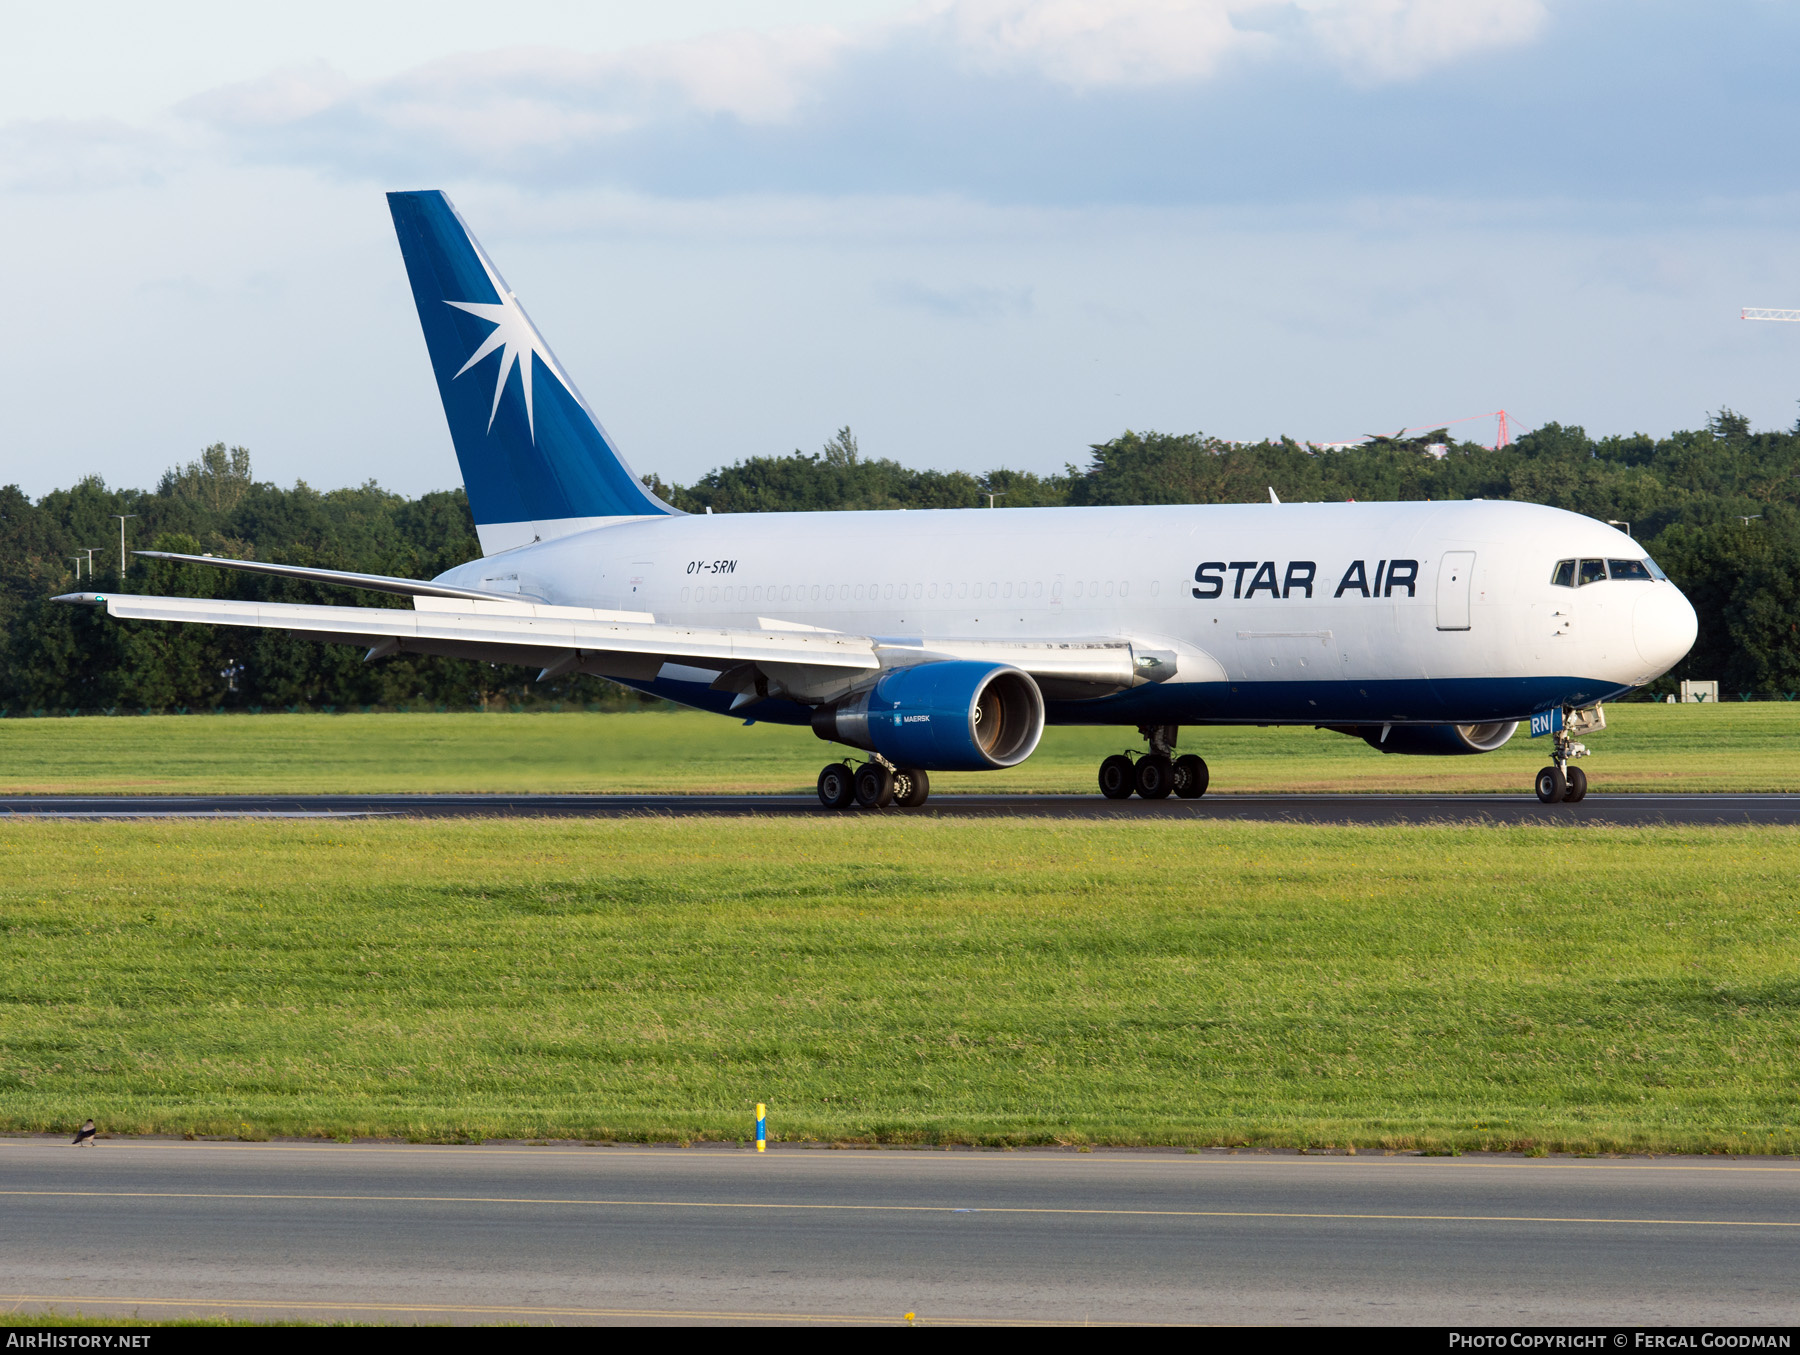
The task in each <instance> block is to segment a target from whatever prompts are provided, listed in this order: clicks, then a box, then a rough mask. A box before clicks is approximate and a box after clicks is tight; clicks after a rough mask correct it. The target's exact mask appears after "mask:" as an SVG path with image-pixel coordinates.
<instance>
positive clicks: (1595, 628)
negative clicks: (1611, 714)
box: [441, 501, 1695, 723]
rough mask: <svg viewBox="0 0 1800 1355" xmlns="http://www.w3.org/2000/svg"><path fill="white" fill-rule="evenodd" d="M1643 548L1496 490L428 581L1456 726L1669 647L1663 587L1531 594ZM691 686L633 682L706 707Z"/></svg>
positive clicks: (782, 543)
mask: <svg viewBox="0 0 1800 1355" xmlns="http://www.w3.org/2000/svg"><path fill="white" fill-rule="evenodd" d="M1644 556H1645V553H1644V551H1643V549H1642V548H1641V547H1640V546H1638V545H1637V543H1636V542H1634V541H1633V540H1632V539H1631V538H1630V537H1629V536H1627V535H1625V534H1624V533H1622V532H1619V531H1616V530H1614V529H1613V528H1611V527H1609V526H1606V525H1605V524H1603V523H1600V522H1596V521H1594V520H1593V519H1591V518H1586V517H1581V516H1579V515H1577V514H1574V513H1568V512H1564V511H1562V510H1560V509H1553V508H1545V507H1541V506H1537V505H1533V504H1524V503H1516V502H1511V501H1473V502H1446V503H1293V504H1275V503H1270V504H1247V505H1241V504H1232V505H1216V506H1213V505H1200V506H1168V507H1120V508H1042V509H1000V510H992V511H989V510H960V511H899V512H853V513H841V512H833V513H765V514H731V515H724V514H721V515H706V516H685V517H662V518H645V519H640V520H635V521H629V522H624V523H621V524H618V525H615V526H610V527H606V528H603V529H601V530H597V531H585V532H579V533H576V534H572V535H568V536H563V537H560V538H557V539H554V540H549V541H544V542H541V543H535V544H532V545H528V546H523V547H520V548H518V549H516V550H512V551H508V552H505V553H504V554H501V555H497V556H490V557H487V558H485V559H482V560H477V561H472V562H470V563H469V564H466V565H462V566H459V567H458V568H456V569H453V570H451V571H449V572H448V573H446V574H444V575H442V576H441V581H442V582H445V583H451V584H456V585H460V586H465V587H472V588H480V589H484V590H498V591H505V592H509V593H510V592H513V591H517V592H518V593H519V594H521V595H522V596H524V597H527V598H536V599H539V600H542V601H545V602H550V603H557V604H562V605H569V606H585V607H598V608H607V609H615V610H626V611H637V612H648V613H651V614H653V615H654V616H655V618H656V620H657V621H658V622H659V623H668V624H677V625H679V624H693V625H703V626H717V627H756V626H763V625H768V624H782V623H785V624H787V625H798V626H812V627H819V628H822V629H828V630H834V631H846V632H851V633H854V634H859V635H870V636H875V637H877V638H879V639H883V640H891V641H895V642H901V643H911V642H919V641H923V642H925V643H926V644H930V643H931V642H933V641H957V640H964V641H967V640H988V641H995V640H1047V639H1048V640H1054V639H1064V638H1067V639H1096V638H1119V639H1127V640H1130V641H1132V642H1133V643H1134V644H1143V645H1146V646H1149V647H1158V646H1160V647H1163V648H1165V649H1166V650H1167V651H1169V652H1171V653H1174V654H1176V655H1177V656H1178V662H1177V665H1176V668H1177V671H1176V673H1175V676H1174V677H1173V678H1172V679H1170V680H1169V681H1166V682H1161V683H1158V684H1156V686H1155V687H1154V689H1150V688H1138V689H1136V690H1134V691H1132V692H1129V693H1123V694H1120V695H1119V696H1117V697H1113V698H1108V699H1106V700H1103V701H1095V702H1081V703H1070V704H1066V705H1058V704H1056V703H1053V705H1052V720H1053V721H1061V722H1065V723H1067V722H1080V723H1087V722H1095V723H1113V722H1120V723H1131V722H1134V721H1141V720H1159V719H1167V720H1169V721H1170V722H1174V723H1183V722H1187V723H1201V722H1207V721H1214V722H1219V721H1226V722H1254V723H1298V722H1305V723H1334V722H1340V721H1349V722H1356V721H1368V720H1398V721H1433V720H1436V721H1455V722H1462V721H1477V720H1492V719H1516V718H1522V717H1523V716H1524V715H1526V714H1528V713H1530V712H1531V711H1533V710H1540V709H1547V708H1548V707H1549V706H1550V705H1552V704H1555V705H1583V704H1591V703H1592V702H1593V701H1597V700H1602V699H1606V698H1608V697H1611V696H1615V695H1617V694H1619V693H1621V692H1623V691H1625V690H1628V689H1630V688H1632V687H1636V686H1640V685H1642V684H1643V683H1646V682H1648V681H1650V680H1651V679H1653V678H1655V677H1656V676H1658V675H1659V674H1661V673H1662V672H1664V671H1666V670H1667V669H1668V668H1669V667H1670V666H1671V665H1673V664H1674V663H1675V662H1676V661H1677V660H1678V659H1680V657H1681V656H1682V655H1683V654H1685V653H1686V652H1687V650H1688V648H1689V647H1690V646H1691V645H1692V643H1693V640H1694V636H1695V617H1694V612H1693V609H1692V607H1691V606H1689V605H1688V603H1687V600H1686V599H1685V598H1684V597H1682V595H1681V593H1680V592H1679V591H1678V590H1677V589H1676V588H1675V587H1674V585H1673V584H1670V583H1669V582H1667V581H1666V580H1645V581H1636V580H1625V579H1619V580H1604V581H1602V582H1599V583H1596V584H1590V585H1588V586H1586V587H1582V588H1569V587H1559V586H1557V585H1556V584H1554V583H1553V582H1552V574H1553V571H1554V569H1555V566H1556V563H1557V561H1558V560H1561V559H1567V558H1570V557H1592V558H1597V559H1623V560H1642V559H1644ZM698 676H699V675H697V674H695V675H692V678H690V677H689V675H687V674H683V673H680V672H669V673H665V674H664V675H663V678H662V679H661V680H659V681H658V682H652V683H642V684H638V685H642V686H645V687H646V688H648V689H651V690H661V691H664V692H665V693H666V694H669V695H672V696H674V697H675V698H676V699H678V700H688V701H690V703H692V704H699V705H705V706H708V707H711V706H713V705H714V704H715V703H714V702H712V701H710V700H702V699H699V698H698V697H697V695H696V693H695V692H694V691H692V690H689V687H690V683H691V681H692V680H693V679H697V678H698ZM684 679H686V680H684ZM765 718H768V717H765Z"/></svg>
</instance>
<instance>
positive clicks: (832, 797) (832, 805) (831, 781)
mask: <svg viewBox="0 0 1800 1355" xmlns="http://www.w3.org/2000/svg"><path fill="white" fill-rule="evenodd" d="M930 794H931V778H930V777H928V776H927V775H925V773H924V772H922V771H920V770H919V769H918V768H916V767H895V766H893V765H892V764H890V763H888V762H885V761H880V762H865V763H863V764H862V766H860V767H857V768H855V769H854V770H852V768H851V767H850V766H849V764H848V763H843V762H834V763H832V764H831V765H830V766H829V767H827V768H825V770H824V771H822V772H820V773H819V803H820V804H822V805H824V806H825V808H827V809H848V808H850V806H851V805H858V806H860V807H861V808H863V809H886V808H887V807H888V806H889V805H898V806H899V807H900V808H902V809H917V808H918V807H919V806H920V805H922V804H924V803H925V797H926V796H928V795H930Z"/></svg>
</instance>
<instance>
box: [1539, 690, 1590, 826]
mask: <svg viewBox="0 0 1800 1355" xmlns="http://www.w3.org/2000/svg"><path fill="white" fill-rule="evenodd" d="M1562 717H1563V718H1562V721H1561V724H1560V727H1559V728H1558V729H1556V730H1555V731H1554V733H1553V734H1552V747H1551V752H1550V764H1551V765H1550V766H1548V767H1545V768H1544V769H1543V770H1542V771H1540V772H1539V773H1538V774H1537V781H1536V782H1535V783H1534V786H1535V789H1536V790H1537V797H1538V799H1539V800H1540V801H1542V802H1543V803H1544V804H1547V805H1554V804H1565V805H1573V804H1580V803H1581V801H1582V800H1583V799H1585V798H1586V797H1587V792H1588V779H1587V773H1586V772H1584V771H1582V770H1581V768H1579V767H1571V766H1570V765H1569V764H1570V763H1571V762H1572V761H1574V759H1576V758H1578V757H1586V756H1587V755H1588V748H1587V745H1586V744H1584V743H1577V742H1576V741H1575V735H1577V734H1592V733H1595V732H1597V731H1599V730H1602V729H1605V728H1606V713H1605V712H1604V711H1602V710H1601V709H1600V707H1598V706H1594V707H1591V708H1590V709H1588V710H1565V711H1563V713H1562Z"/></svg>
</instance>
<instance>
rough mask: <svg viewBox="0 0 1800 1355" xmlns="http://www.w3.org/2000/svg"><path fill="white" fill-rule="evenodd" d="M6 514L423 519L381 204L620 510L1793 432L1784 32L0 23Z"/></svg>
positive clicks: (1550, 6) (727, 17)
mask: <svg viewBox="0 0 1800 1355" xmlns="http://www.w3.org/2000/svg"><path fill="white" fill-rule="evenodd" d="M0 22H3V23H4V25H5V31H6V32H7V34H8V41H7V42H6V44H5V45H4V46H3V47H0V240H4V241H5V244H6V247H7V252H8V255H9V257H10V258H11V259H12V260H13V264H12V266H11V267H10V268H8V269H7V270H6V275H7V283H8V286H7V291H8V294H9V299H10V303H11V304H10V305H9V308H8V309H9V311H10V315H9V323H8V324H6V325H5V326H4V327H3V328H0V395H3V396H4V398H5V401H6V404H7V407H8V409H9V411H10V414H11V417H10V419H9V424H8V429H7V432H6V434H5V435H4V438H3V439H0V483H8V482H12V483H17V484H19V485H20V486H21V487H22V488H24V489H25V490H26V492H28V493H30V494H33V495H41V494H43V493H45V492H46V491H48V490H50V489H53V488H57V487H61V486H66V485H69V484H72V483H74V482H75V481H76V480H79V479H81V478H82V477H84V476H87V475H100V476H102V477H103V478H104V479H105V480H106V481H107V483H109V484H113V485H136V486H151V485H154V483H155V482H156V480H157V479H158V478H159V477H160V475H161V474H162V472H163V471H164V470H165V469H166V468H168V467H170V466H172V465H175V464H178V463H181V462H185V461H186V460H188V459H191V458H192V457H193V456H194V455H195V454H196V453H197V452H198V451H199V449H200V448H201V447H202V446H204V445H206V444H208V443H212V442H218V441H223V442H227V443H231V444H242V445H244V446H247V447H249V448H250V449H251V452H252V455H253V458H254V465H255V468H256V473H257V475H258V478H262V479H272V480H275V481H277V482H278V483H282V484H288V483H292V482H293V481H295V480H297V479H304V480H305V481H306V482H308V483H309V484H312V485H314V486H315V487H318V488H324V489H329V488H335V487H338V486H342V485H352V484H361V483H363V482H365V481H368V480H371V479H373V480H376V481H378V482H379V483H381V484H382V485H384V486H386V487H388V488H391V489H395V490H398V491H401V492H404V493H407V494H416V493H419V492H422V491H424V490H428V489H440V488H447V487H450V486H453V485H455V484H457V483H459V482H460V476H459V474H458V471H457V468H456V462H455V457H454V455H453V453H452V451H451V448H450V441H449V436H448V433H447V430H446V428H445V425H444V420H443V415H442V412H441V410H440V408H439V405H438V402H437V398H436V391H435V387H434V386H433V383H432V378H431V372H430V367H429V364H428V362H427V359H426V354H425V348H424V343H423V340H422V338H421V337H420V335H419V331H418V326H417V322H416V319H415V317H414V314H413V310H412V304H411V298H410V295H409V293H408V291H407V287H406V281H405V275H404V271H403V268H402V265H401V262H400V257H399V252H398V250H397V248H396V247H395V244H394V238H393V230H392V226H391V223H390V221H389V219H388V215H387V210H386V205H385V202H384V200H383V197H382V194H383V192H384V191H386V190H388V189H395V188H426V187H438V188H443V189H444V190H446V191H447V192H448V193H449V194H450V195H451V197H452V199H453V200H454V201H455V202H456V204H457V206H458V208H459V210H460V211H461V212H462V215H463V217H464V219H465V220H466V221H467V222H468V223H469V224H470V226H471V228H472V229H473V230H474V231H475V233H476V234H477V235H478V236H479V237H480V239H481V240H482V243H483V244H484V245H485V247H486V248H487V250H488V253H489V254H490V255H491V256H492V257H493V258H494V260H495V262H496V263H497V264H498V266H499V268H500V269H501V270H502V272H503V273H504V274H505V275H506V278H507V281H508V283H509V285H510V286H511V287H512V288H513V289H514V290H515V291H516V292H517V293H518V295H519V297H520V298H521V300H523V301H524V302H525V304H526V305H527V306H528V307H529V308H530V311H531V314H532V316H533V318H534V319H535V320H536V321H537V323H538V325H539V327H540V328H541V329H542V331H543V333H544V335H545V337H546V338H547V339H548V341H549V342H550V344H551V345H552V347H554V348H555V350H556V352H557V355H558V357H559V358H560V359H561V361H562V364H563V366H564V367H565V369H567V370H568V371H569V372H570V373H571V375H572V376H573V377H574V379H575V381H576V382H577V384H578V385H579V386H580V387H581V389H582V392H583V394H584V395H585V397H586V398H587V401H588V403H589V404H590V405H591V406H592V407H593V408H594V409H595V410H596V411H597V412H598V413H599V415H600V417H601V418H602V419H603V420H604V421H605V423H606V424H607V427H608V429H609V431H610V432H611V433H612V434H613V435H614V436H615V438H616V439H617V440H618V441H619V443H620V444H621V446H622V447H623V448H624V450H625V453H626V455H627V457H628V458H629V459H630V460H631V462H632V464H633V466H634V468H635V469H637V470H638V471H639V472H641V473H647V472H655V473H657V474H659V475H661V476H662V477H663V478H664V479H665V480H674V481H689V480H692V479H693V478H695V477H697V476H699V475H701V474H703V473H704V472H705V471H707V470H709V469H711V468H712V467H715V466H719V465H724V464H728V463H731V462H734V461H738V460H741V459H743V458H745V457H750V456H758V455H771V454H777V455H778V454H781V453H785V452H788V451H791V450H793V449H795V448H801V449H804V450H809V451H811V450H816V449H817V448H818V447H819V446H820V445H821V444H822V443H823V442H824V441H825V440H826V439H827V438H828V437H830V436H831V435H832V433H833V432H834V431H835V430H836V429H837V428H839V427H840V426H842V425H846V424H848V425H849V426H850V427H851V428H853V429H854V430H855V432H856V434H857V436H858V439H859V441H860V443H861V446H862V448H863V450H864V451H865V453H867V454H872V455H878V456H888V457H893V458H895V459H897V460H900V461H902V462H905V463H907V464H910V465H915V466H922V467H923V466H930V467H938V468H942V469H964V470H970V471H977V472H979V471H985V470H988V469H991V468H995V467H999V466H1006V467H1010V468H1014V469H1022V470H1035V471H1039V472H1052V471H1059V470H1061V469H1062V468H1063V467H1064V466H1065V465H1067V464H1070V463H1076V464H1080V463H1082V462H1084V461H1085V459H1086V454H1087V449H1088V447H1089V446H1090V445H1091V444H1093V443H1096V442H1101V441H1104V440H1106V439H1109V438H1112V437H1115V436H1117V435H1118V434H1120V433H1121V432H1123V431H1124V430H1126V429H1135V430H1138V431H1146V430H1157V431H1164V432H1204V433H1207V434H1211V435H1215V436H1219V437H1224V438H1230V439H1256V438H1261V437H1265V436H1277V435H1283V434H1285V435H1288V436H1292V437H1296V438H1301V439H1304V440H1310V441H1317V442H1341V441H1345V440H1350V439H1354V438H1357V437H1359V436H1360V435H1362V434H1365V433H1371V432H1392V431H1394V430H1396V429H1398V428H1401V427H1403V426H1405V427H1412V428H1424V427H1430V426H1434V425H1436V424H1439V423H1444V422H1447V421H1450V420H1453V419H1464V418H1467V420H1468V421H1467V422H1464V423H1460V424H1457V425H1455V428H1454V431H1455V432H1457V433H1458V434H1459V435H1462V436H1465V437H1469V438H1471V439H1474V440H1478V441H1491V440H1492V438H1493V436H1494V421H1493V419H1492V418H1491V417H1488V416H1490V415H1491V413H1492V411H1495V410H1498V409H1502V408H1504V409H1506V410H1507V411H1508V412H1509V414H1510V416H1511V419H1512V422H1513V425H1514V427H1515V429H1516V428H1529V427H1531V426H1534V425H1536V424H1539V423H1542V422H1546V421H1551V420H1554V421H1557V422H1560V423H1564V424H1580V425H1582V426H1584V427H1586V428H1587V429H1588V430H1589V431H1590V432H1592V433H1596V434H1613V433H1621V434H1622V433H1631V432H1638V431H1641V432H1647V433H1652V434H1660V433H1665V432H1668V431H1669V430H1671V429H1676V428H1692V427H1697V426H1700V425H1701V424H1703V422H1704V421H1705V419H1706V417H1707V416H1708V414H1709V412H1711V411H1713V410H1716V409H1718V408H1719V407H1721V406H1730V407H1732V408H1734V409H1738V410H1741V411H1742V412H1744V413H1746V414H1748V415H1749V416H1750V418H1751V420H1752V422H1753V424H1754V425H1755V426H1757V427H1782V428H1785V427H1789V426H1792V425H1793V424H1794V422H1795V417H1796V414H1800V406H1797V405H1796V403H1795V401H1796V398H1797V397H1800V325H1784V324H1761V323H1745V322H1742V321H1740V320H1739V319H1738V312H1739V309H1740V308H1741V307H1744V306H1771V307H1800V250H1797V249H1796V245H1800V175H1797V173H1796V171H1797V170H1800V141H1797V139H1796V138H1795V137H1794V135H1793V129H1794V128H1795V127H1796V126H1800V89H1796V87H1795V85H1794V82H1793V81H1792V80H1791V78H1789V74H1790V71H1789V68H1790V66H1791V62H1792V55H1793V53H1794V52H1795V51H1796V50H1800V6H1795V5H1793V4H1791V3H1785V0H1717V3H1713V4H1709V5H1704V6H1701V5H1693V4H1688V3H1673V2H1665V0H925V2H923V3H921V2H920V0H836V2H835V3H827V2H826V0H731V2H730V3H726V2H725V0H661V3H659V4H657V5H654V6H651V5H644V4H641V3H632V4H624V3H610V2H608V0H587V2H586V3H580V4H576V3H550V2H548V0H546V2H542V3H534V0H510V2H509V3H508V4H507V5H504V6H500V5H494V4H492V3H484V4H474V3H463V0H434V2H433V3H430V4H424V3H411V2H410V0H386V2H385V3H382V4H377V5H370V4H368V3H366V0H363V3H359V4H355V5H352V4H348V3H340V0H313V2H312V3H308V4H307V5H305V6H304V7H301V6H286V5H282V4H270V5H265V6H244V5H239V4H232V5H226V4H213V3H191V4H183V3H179V0H173V2H172V3H168V4H164V5H160V6H154V7H151V6H143V5H141V4H115V3H111V0H97V2H96V3H90V4H87V5H83V6H80V7H67V6H42V5H35V4H34V5H26V4H22V3H18V0H0Z"/></svg>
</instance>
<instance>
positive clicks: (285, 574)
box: [131, 550, 507, 602]
mask: <svg viewBox="0 0 1800 1355" xmlns="http://www.w3.org/2000/svg"><path fill="white" fill-rule="evenodd" d="M131 553H132V554H133V555H139V556H142V557H143V558H144V559H146V560H179V561H181V563H183V564H188V565H210V566H211V567H212V568H214V569H235V570H238V571H240V572H242V573H245V574H272V575H274V576H275V577H276V578H278V579H305V580H306V581H307V582H308V583H328V584H333V585H335V586H336V587H339V588H364V589H367V590H368V591H370V592H372V593H400V594H403V595H405V596H407V597H425V598H465V599H468V600H470V601H475V602H481V601H485V600H487V599H489V598H495V599H501V598H505V597H506V596H507V595H506V594H505V593H484V592H482V591H480V590H479V589H475V588H452V587H451V586H450V585H448V584H442V583H428V582H426V581H425V580H424V579H402V578H399V577H397V576H395V575H392V574H356V573H352V572H351V571H350V570H347V569H314V568H312V567H311V566H310V565H278V564H274V563H272V562H270V561H268V560H234V559H231V558H230V557H228V556H224V555H181V554H178V553H177V552H175V551H168V550H134V551H132V552H131Z"/></svg>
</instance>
